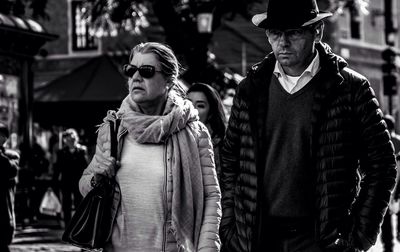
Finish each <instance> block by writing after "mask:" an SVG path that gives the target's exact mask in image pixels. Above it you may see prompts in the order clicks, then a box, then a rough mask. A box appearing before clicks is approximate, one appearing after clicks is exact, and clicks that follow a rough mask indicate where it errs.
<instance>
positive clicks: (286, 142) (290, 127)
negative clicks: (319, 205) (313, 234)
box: [263, 75, 316, 218]
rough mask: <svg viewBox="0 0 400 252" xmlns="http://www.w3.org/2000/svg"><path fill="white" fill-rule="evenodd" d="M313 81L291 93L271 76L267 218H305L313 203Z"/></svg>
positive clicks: (268, 118) (267, 137)
mask: <svg viewBox="0 0 400 252" xmlns="http://www.w3.org/2000/svg"><path fill="white" fill-rule="evenodd" d="M315 79H316V78H313V79H312V80H311V81H310V82H309V83H308V84H307V85H306V86H305V87H303V88H302V89H301V90H299V91H297V92H296V93H294V94H290V93H288V92H287V91H286V90H285V89H284V88H283V87H282V85H281V84H280V83H279V81H278V79H277V78H276V76H275V75H272V77H271V83H270V87H269V97H268V109H267V123H266V146H267V148H266V151H267V153H266V167H265V173H264V184H263V187H264V196H265V198H264V200H265V204H264V206H265V207H266V209H265V211H266V212H264V213H266V214H267V215H268V216H269V217H294V218H297V217H308V216H311V214H312V207H313V203H314V197H313V195H314V191H315V190H313V179H312V173H311V167H310V141H311V108H312V101H313V94H314V91H315V86H316V80H315Z"/></svg>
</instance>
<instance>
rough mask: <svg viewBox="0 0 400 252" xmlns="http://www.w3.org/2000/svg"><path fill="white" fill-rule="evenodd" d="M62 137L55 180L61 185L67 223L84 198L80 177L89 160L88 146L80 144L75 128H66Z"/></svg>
mask: <svg viewBox="0 0 400 252" xmlns="http://www.w3.org/2000/svg"><path fill="white" fill-rule="evenodd" d="M62 138H63V143H64V146H63V148H62V149H60V150H58V151H57V155H56V163H55V164H54V174H53V180H54V181H55V183H54V185H55V187H57V185H59V188H58V189H60V192H61V204H62V210H63V220H64V224H65V225H67V224H68V223H69V221H70V220H71V216H72V210H73V209H75V208H76V207H77V206H78V204H79V203H80V202H81V200H82V195H81V193H80V192H79V179H80V178H81V176H82V172H83V170H84V169H85V168H86V167H87V165H88V163H89V162H88V156H87V149H86V146H84V145H81V144H79V136H78V133H77V132H76V130H75V129H72V128H70V129H67V130H65V131H64V132H63V134H62ZM58 182H60V183H58Z"/></svg>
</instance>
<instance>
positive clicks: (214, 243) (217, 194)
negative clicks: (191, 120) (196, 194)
mask: <svg viewBox="0 0 400 252" xmlns="http://www.w3.org/2000/svg"><path fill="white" fill-rule="evenodd" d="M198 144H199V151H200V163H201V168H202V174H203V184H204V201H205V202H204V217H203V223H202V227H201V230H200V237H199V245H198V251H210V252H211V251H213V252H214V251H219V250H220V247H221V241H220V238H219V235H218V230H219V224H220V221H221V215H222V210H221V191H220V188H219V183H218V179H217V172H216V169H215V163H214V154H213V147H212V143H211V138H210V135H209V134H208V131H207V129H206V127H205V126H204V125H203V126H202V130H201V132H200V137H199V143H198Z"/></svg>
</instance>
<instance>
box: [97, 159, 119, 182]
mask: <svg viewBox="0 0 400 252" xmlns="http://www.w3.org/2000/svg"><path fill="white" fill-rule="evenodd" d="M94 158H95V159H96V163H97V165H95V166H94V167H93V173H94V175H95V179H96V177H97V178H98V177H99V176H105V177H108V178H111V177H113V176H115V171H116V169H117V166H118V162H117V161H116V160H115V158H113V157H111V156H109V155H107V153H102V154H98V155H95V156H94ZM96 182H97V181H96Z"/></svg>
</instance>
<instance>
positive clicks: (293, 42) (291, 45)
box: [266, 27, 322, 76]
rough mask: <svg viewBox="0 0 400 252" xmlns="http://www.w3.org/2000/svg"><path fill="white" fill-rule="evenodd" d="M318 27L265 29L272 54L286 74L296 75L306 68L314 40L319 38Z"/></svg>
mask: <svg viewBox="0 0 400 252" xmlns="http://www.w3.org/2000/svg"><path fill="white" fill-rule="evenodd" d="M318 29H320V28H312V27H304V28H299V29H288V30H277V29H268V30H266V34H267V37H268V41H269V43H270V44H271V46H272V50H273V52H274V55H275V57H276V59H277V60H278V62H279V63H280V64H281V66H282V68H283V69H284V70H285V72H286V74H288V75H291V76H298V75H300V74H301V73H302V72H303V71H304V70H305V69H306V68H307V66H308V64H309V63H310V62H311V60H312V58H313V55H314V52H315V47H314V46H315V42H317V41H319V40H320V38H321V35H320V34H321V33H322V31H321V30H318ZM317 30H318V32H317Z"/></svg>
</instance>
